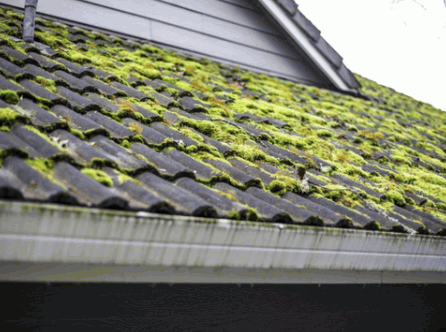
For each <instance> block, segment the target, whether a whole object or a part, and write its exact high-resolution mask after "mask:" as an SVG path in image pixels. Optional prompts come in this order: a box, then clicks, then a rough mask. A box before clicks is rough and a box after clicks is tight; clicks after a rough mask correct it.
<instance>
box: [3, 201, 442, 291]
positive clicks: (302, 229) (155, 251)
mask: <svg viewBox="0 0 446 332" xmlns="http://www.w3.org/2000/svg"><path fill="white" fill-rule="evenodd" d="M0 213H1V223H0V225H1V226H0V227H1V228H0V230H1V231H0V248H1V249H0V259H1V260H2V261H3V268H4V269H6V270H4V272H5V273H6V272H8V271H7V269H8V266H10V265H8V264H10V263H18V264H19V265H20V264H24V265H23V266H24V267H26V266H28V265H29V266H30V269H31V270H29V271H32V270H33V268H32V267H33V266H34V269H35V268H37V270H38V269H39V266H43V265H42V264H50V263H51V264H55V268H60V267H66V268H67V269H68V270H70V266H71V268H75V267H76V266H77V267H80V268H81V269H80V270H79V271H78V272H76V275H77V277H76V278H78V280H83V279H84V278H86V280H87V279H88V280H93V281H94V280H96V281H97V280H98V279H97V278H99V279H100V278H101V276H102V277H103V276H104V275H109V273H112V271H115V272H113V273H121V272H117V270H113V269H114V268H116V267H123V268H124V270H122V271H127V272H128V273H130V275H132V274H133V273H136V272H137V271H138V269H142V270H144V271H146V272H148V271H150V269H153V267H154V266H155V267H158V269H160V268H161V269H166V271H173V270H174V269H175V268H179V267H181V268H182V269H183V271H184V269H186V270H187V271H189V270H193V269H199V270H200V269H201V270H200V271H204V272H203V274H202V275H201V274H200V275H201V277H200V278H196V279H194V278H192V276H191V275H189V272H187V271H186V272H187V273H186V272H185V273H184V275H183V276H184V280H183V282H194V281H189V280H200V281H197V282H202V280H203V278H209V279H208V280H209V282H230V281H229V279H227V278H223V277H221V278H217V277H218V275H219V274H220V273H221V271H222V270H224V269H230V271H233V272H234V271H239V272H240V271H242V272H243V271H245V272H246V273H248V272H249V271H250V272H249V274H247V278H246V280H247V281H246V282H252V280H255V279H257V280H258V282H263V281H261V280H263V279H265V278H266V279H268V280H269V279H271V280H273V279H274V280H276V282H285V281H284V280H288V279H289V280H295V281H296V282H297V280H306V279H305V278H304V275H306V274H308V273H310V274H311V273H314V274H315V275H314V278H313V279H314V280H317V283H320V282H323V280H324V278H325V277H326V276H330V275H336V273H338V272H339V271H342V273H345V275H346V276H347V275H350V278H346V279H344V280H345V283H351V282H352V281H351V280H352V279H351V278H353V276H355V275H357V277H356V279H354V280H355V282H357V283H364V282H365V281H366V280H370V282H376V283H380V282H383V280H384V279H383V278H384V276H389V278H390V276H393V277H391V278H390V279H388V280H394V281H393V282H395V283H406V282H408V281H407V280H412V282H415V281H416V280H419V279H417V278H418V277H417V275H418V276H421V275H423V273H424V275H426V276H430V277H429V278H430V280H433V281H430V282H434V281H435V282H441V283H445V282H446V280H445V276H446V274H445V273H446V259H445V257H446V241H445V239H444V238H441V237H437V236H424V235H406V234H399V233H385V232H372V231H363V230H352V229H339V228H322V227H313V226H293V225H291V226H290V225H281V224H274V225H269V224H264V223H251V222H237V221H230V220H224V219H204V218H194V217H184V216H182V217H177V216H166V215H157V214H151V213H146V212H140V213H135V212H121V211H113V210H99V209H91V208H78V207H70V206H60V205H59V206H58V205H42V204H35V203H20V202H5V201H2V202H0ZM27 264H28V265H27ZM86 265H88V266H90V267H92V269H93V270H95V271H96V272H94V273H99V274H100V275H96V277H95V275H94V273H93V272H91V271H93V270H91V271H90V272H88V271H87V270H88V269H87V270H86V269H83V270H82V267H83V266H86ZM110 266H112V268H109V267H110ZM93 267H94V268H93ZM125 267H126V268H125ZM9 269H10V268H9ZM126 269H127V270H126ZM16 270H17V271H22V270H21V269H16ZM68 270H67V271H68ZM42 271H43V270H42ZM67 271H65V272H67ZM82 271H84V272H82ZM100 271H102V272H100ZM107 271H108V272H107ZM209 271H210V272H209ZM212 271H213V272H212ZM219 271H220V272H219ZM256 271H257V272H256ZM302 271H304V272H302ZM305 271H306V272H305ZM336 271H338V272H336ZM413 271H416V273H413ZM62 272H63V271H62ZM62 272H61V273H62ZM242 272H241V274H240V275H239V276H238V277H237V278H236V277H234V278H235V279H234V280H239V281H240V282H243V276H244V274H243V273H244V272H243V273H242ZM5 273H2V272H1V273H0V275H1V276H2V277H1V279H2V280H18V279H17V278H18V277H20V276H19V275H18V274H17V273H18V272H17V273H15V274H14V273H13V271H9V272H8V273H6V274H5ZM11 273H12V274H11ZM82 273H85V274H82ZM92 273H93V274H92ZM200 273H201V272H200ZM208 273H210V274H209V275H208ZM228 273H229V272H228ZM231 273H232V272H231ZM358 273H359V274H358ZM22 274H23V271H22V272H20V275H22ZM50 274H51V275H52V272H51V273H50ZM62 274H63V273H62ZM235 274H237V273H235ZM37 275H39V274H38V273H37ZM51 275H50V276H49V278H50V279H51ZM155 275H156V274H155ZM206 275H208V277H206ZM248 275H250V277H248ZM372 275H374V276H375V277H374V278H371V276H372ZM398 275H403V276H404V278H403V279H399V278H397V277H395V276H398ZM180 276H181V274H178V275H177V277H178V278H179V277H180ZM278 276H280V277H278ZM358 276H359V277H358ZM432 276H434V277H432ZM164 277H165V275H164ZM177 277H175V280H180V279H181V278H180V279H178V278H177ZM23 278H24V279H23V280H28V279H26V278H29V276H28V277H26V276H25V274H23ZM59 278H60V276H59ZM67 278H68V277H67ZM95 278H96V279H95ZM122 278H124V277H122ZM159 278H160V279H162V278H161V275H159ZM262 278H263V279H262ZM302 278H304V279H302ZM392 278H393V279H392ZM429 278H428V279H429ZM118 279H119V278H118ZM124 279H125V278H124ZM124 279H122V280H121V281H125V280H124ZM140 279H141V280H146V281H145V282H148V281H149V280H152V281H151V282H155V281H154V280H155V279H151V276H150V273H149V275H148V276H147V277H146V278H145V279H144V278H140ZM310 279H311V278H310ZM58 280H59V279H58ZM68 280H71V279H69V278H68ZM76 280H77V279H76ZM111 280H113V278H111ZM216 280H217V281H216ZM248 280H250V281H248ZM280 280H281V281H280ZM327 280H332V279H331V278H328V279H327ZM336 280H337V282H341V280H340V279H336ZM386 280H387V279H386ZM423 280H424V279H423ZM59 281H60V280H59ZM141 282H143V281H141ZM176 282H180V281H176ZM305 282H308V281H305ZM314 282H315V281H314ZM327 282H328V281H327ZM388 282H391V281H388ZM420 283H422V282H420Z"/></svg>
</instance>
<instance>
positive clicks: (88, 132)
mask: <svg viewBox="0 0 446 332" xmlns="http://www.w3.org/2000/svg"><path fill="white" fill-rule="evenodd" d="M99 135H102V136H105V137H110V133H109V132H108V130H107V129H104V128H94V129H88V130H86V131H85V132H84V136H85V138H86V139H90V138H92V137H94V136H99Z"/></svg>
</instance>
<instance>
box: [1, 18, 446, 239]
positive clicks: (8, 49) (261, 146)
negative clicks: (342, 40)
mask: <svg viewBox="0 0 446 332" xmlns="http://www.w3.org/2000/svg"><path fill="white" fill-rule="evenodd" d="M0 11H2V10H0ZM8 13H11V12H10V11H9V12H4V18H3V19H4V20H5V21H6V22H9V21H11V22H12V21H15V18H12V17H10V16H11V15H10V14H8ZM290 15H291V16H292V14H290ZM43 23H44V24H43ZM11 24H13V25H14V24H15V23H11ZM38 24H40V25H39V26H42V28H41V29H40V31H39V30H36V36H37V39H38V40H39V41H40V42H36V43H26V44H25V43H22V42H21V40H19V39H17V38H12V37H8V36H7V35H6V34H5V32H1V36H0V39H1V40H0V45H2V46H1V50H0V56H1V58H0V69H1V73H2V74H3V75H5V77H4V76H0V88H1V90H12V91H0V99H2V100H4V101H6V102H7V103H5V102H3V101H2V100H0V152H1V154H0V156H1V158H0V161H1V162H2V163H3V164H2V165H3V166H2V167H1V168H0V197H2V198H7V199H21V198H22V197H24V199H32V200H42V201H48V199H50V200H51V201H53V202H59V203H67V204H86V205H92V206H97V207H104V208H116V209H139V210H141V209H142V210H147V211H152V212H158V213H166V214H186V215H197V216H210V217H223V218H232V219H239V218H241V219H247V220H254V219H256V215H260V217H261V218H262V219H263V220H264V221H268V222H292V221H293V219H294V220H295V221H299V222H304V223H311V224H315V225H321V223H322V222H323V225H324V227H354V228H366V229H371V230H375V231H378V230H380V231H410V232H414V231H416V232H419V233H420V234H437V233H438V234H443V233H444V232H443V233H441V232H440V231H441V230H442V229H446V222H445V220H446V215H445V210H446V190H445V189H444V188H446V177H445V172H446V170H445V167H444V161H445V159H446V154H445V152H446V151H445V150H446V139H445V138H444V135H445V133H446V115H445V113H444V112H441V111H440V110H438V109H435V108H434V107H432V106H430V105H428V104H425V103H421V102H418V101H416V100H414V99H412V98H410V97H408V96H405V95H403V94H400V93H398V92H395V91H394V90H392V89H389V88H386V87H383V86H381V85H378V84H376V83H374V82H372V81H370V80H367V79H365V78H362V77H360V76H358V75H356V76H354V75H352V74H351V73H350V72H349V71H348V70H346V68H344V67H345V66H344V65H343V64H342V59H340V57H338V56H337V55H336V54H334V53H333V52H332V50H331V48H330V47H329V45H328V44H326V45H325V44H324V41H323V40H322V39H321V38H320V36H318V35H317V34H314V35H312V37H313V38H316V37H317V41H318V42H319V44H320V45H322V44H324V45H322V46H323V47H322V46H321V47H322V48H321V49H323V50H325V51H324V52H325V55H326V56H327V57H328V59H329V61H331V62H332V63H333V64H334V66H338V67H339V68H338V69H337V71H338V74H339V73H340V75H341V76H342V75H344V76H343V77H344V79H345V80H347V81H348V80H350V84H351V85H352V86H354V85H355V82H356V80H359V81H360V82H361V84H362V87H361V88H360V89H361V90H360V91H361V93H362V95H360V96H359V97H361V98H358V96H356V97H353V96H350V95H343V94H340V93H338V92H334V91H328V90H324V89H319V88H316V87H311V86H305V85H301V84H297V83H295V82H290V81H285V80H281V79H278V78H274V77H269V76H267V75H265V74H256V73H253V72H249V71H246V70H242V69H240V68H232V67H229V66H225V65H222V64H219V63H216V62H212V61H208V60H206V59H199V60H197V59H195V58H194V57H192V56H188V55H183V54H178V53H176V52H174V51H170V50H165V49H162V48H159V47H156V46H153V45H149V44H147V43H145V44H144V43H141V42H139V41H126V40H123V39H121V38H117V37H114V36H110V37H109V36H105V37H104V36H102V35H101V34H99V33H97V32H95V31H89V30H85V29H79V28H76V27H71V26H68V30H69V31H70V34H71V35H70V37H69V38H67V37H66V32H62V30H61V29H62V28H61V27H60V26H59V25H58V24H55V23H53V22H51V21H48V20H43V19H39V20H38ZM41 24H43V25H41ZM296 24H297V25H298V26H299V24H300V25H301V28H303V29H304V30H305V27H304V26H303V25H304V24H303V23H302V22H301V23H299V21H297V22H296ZM14 26H15V25H14ZM43 27H44V28H43ZM63 29H65V30H66V29H67V28H63ZM8 33H11V32H8ZM307 33H308V31H307ZM49 36H51V38H49ZM93 37H94V38H93ZM70 39H71V40H70ZM73 41H75V42H79V45H77V44H76V43H74V42H73ZM313 42H314V43H316V40H313ZM46 43H47V44H48V45H46ZM80 45H81V47H79V46H80ZM21 50H24V51H25V52H22V51H21ZM6 77H8V78H6ZM14 91H15V92H14ZM51 107H52V108H51ZM25 125H28V126H25ZM8 131H9V132H8ZM234 157H236V158H234ZM6 160H8V161H7V162H6V163H5V161H6ZM10 160H14V163H13V164H17V165H19V164H20V165H19V166H20V167H22V166H23V167H24V168H26V167H31V166H33V168H32V171H31V172H29V174H30V175H29V176H30V178H29V179H27V178H26V179H25V178H23V179H20V176H21V177H23V175H20V176H18V175H19V174H15V173H14V170H13V169H12V168H11V166H10V163H12V162H11V161H10ZM203 161H207V162H208V163H205V162H203ZM228 162H229V163H230V164H229V163H228ZM8 165H9V166H8ZM256 166H258V167H259V168H257V167H256ZM20 167H17V170H19V169H21V168H20ZM10 168H11V169H10ZM103 171H105V172H103ZM36 172H37V173H36ZM33 177H36V179H37V178H39V177H43V178H45V179H47V180H48V181H50V184H51V186H55V187H57V188H62V189H60V194H59V195H58V194H57V193H58V192H57V190H56V191H54V190H52V189H49V190H48V192H46V193H45V189H42V188H46V187H45V186H41V185H40V184H39V183H40V182H38V181H36V183H37V182H38V183H37V184H38V185H35V184H33V180H32V178H33ZM28 180H29V181H28ZM2 181H3V182H2ZM30 181H31V182H30ZM28 182H29V183H28ZM216 183H218V184H216ZM252 184H255V185H257V186H258V188H257V187H252V186H251V187H250V188H247V187H246V186H247V185H248V186H250V185H252ZM260 187H262V189H261V188H260ZM48 188H49V187H48ZM212 188H213V189H212ZM217 189H218V190H217ZM53 192H54V193H55V194H54V195H53ZM365 194H367V195H365ZM386 194H388V195H386ZM281 196H282V197H281ZM49 197H51V198H49ZM285 198H287V199H285ZM168 201H170V202H171V203H169V202H168ZM310 203H311V204H310ZM395 204H399V205H401V206H396V205H395ZM303 207H306V209H304V208H303ZM305 216H307V217H308V218H306V217H305ZM350 219H351V221H350Z"/></svg>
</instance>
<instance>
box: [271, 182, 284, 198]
mask: <svg viewBox="0 0 446 332" xmlns="http://www.w3.org/2000/svg"><path fill="white" fill-rule="evenodd" d="M286 187H287V185H286V183H285V182H283V181H279V180H274V181H272V182H271V183H270V184H269V187H268V189H269V190H270V191H271V192H272V193H275V194H277V195H279V196H282V195H283V194H285V192H286Z"/></svg>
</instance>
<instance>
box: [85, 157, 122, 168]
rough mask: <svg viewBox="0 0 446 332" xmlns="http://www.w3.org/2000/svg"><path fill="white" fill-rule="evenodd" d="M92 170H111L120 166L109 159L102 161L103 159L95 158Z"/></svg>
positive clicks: (92, 162)
mask: <svg viewBox="0 0 446 332" xmlns="http://www.w3.org/2000/svg"><path fill="white" fill-rule="evenodd" d="M90 166H91V168H94V169H101V168H104V167H111V168H117V167H118V165H116V163H115V162H114V161H111V160H108V159H102V158H93V159H91V161H90Z"/></svg>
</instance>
